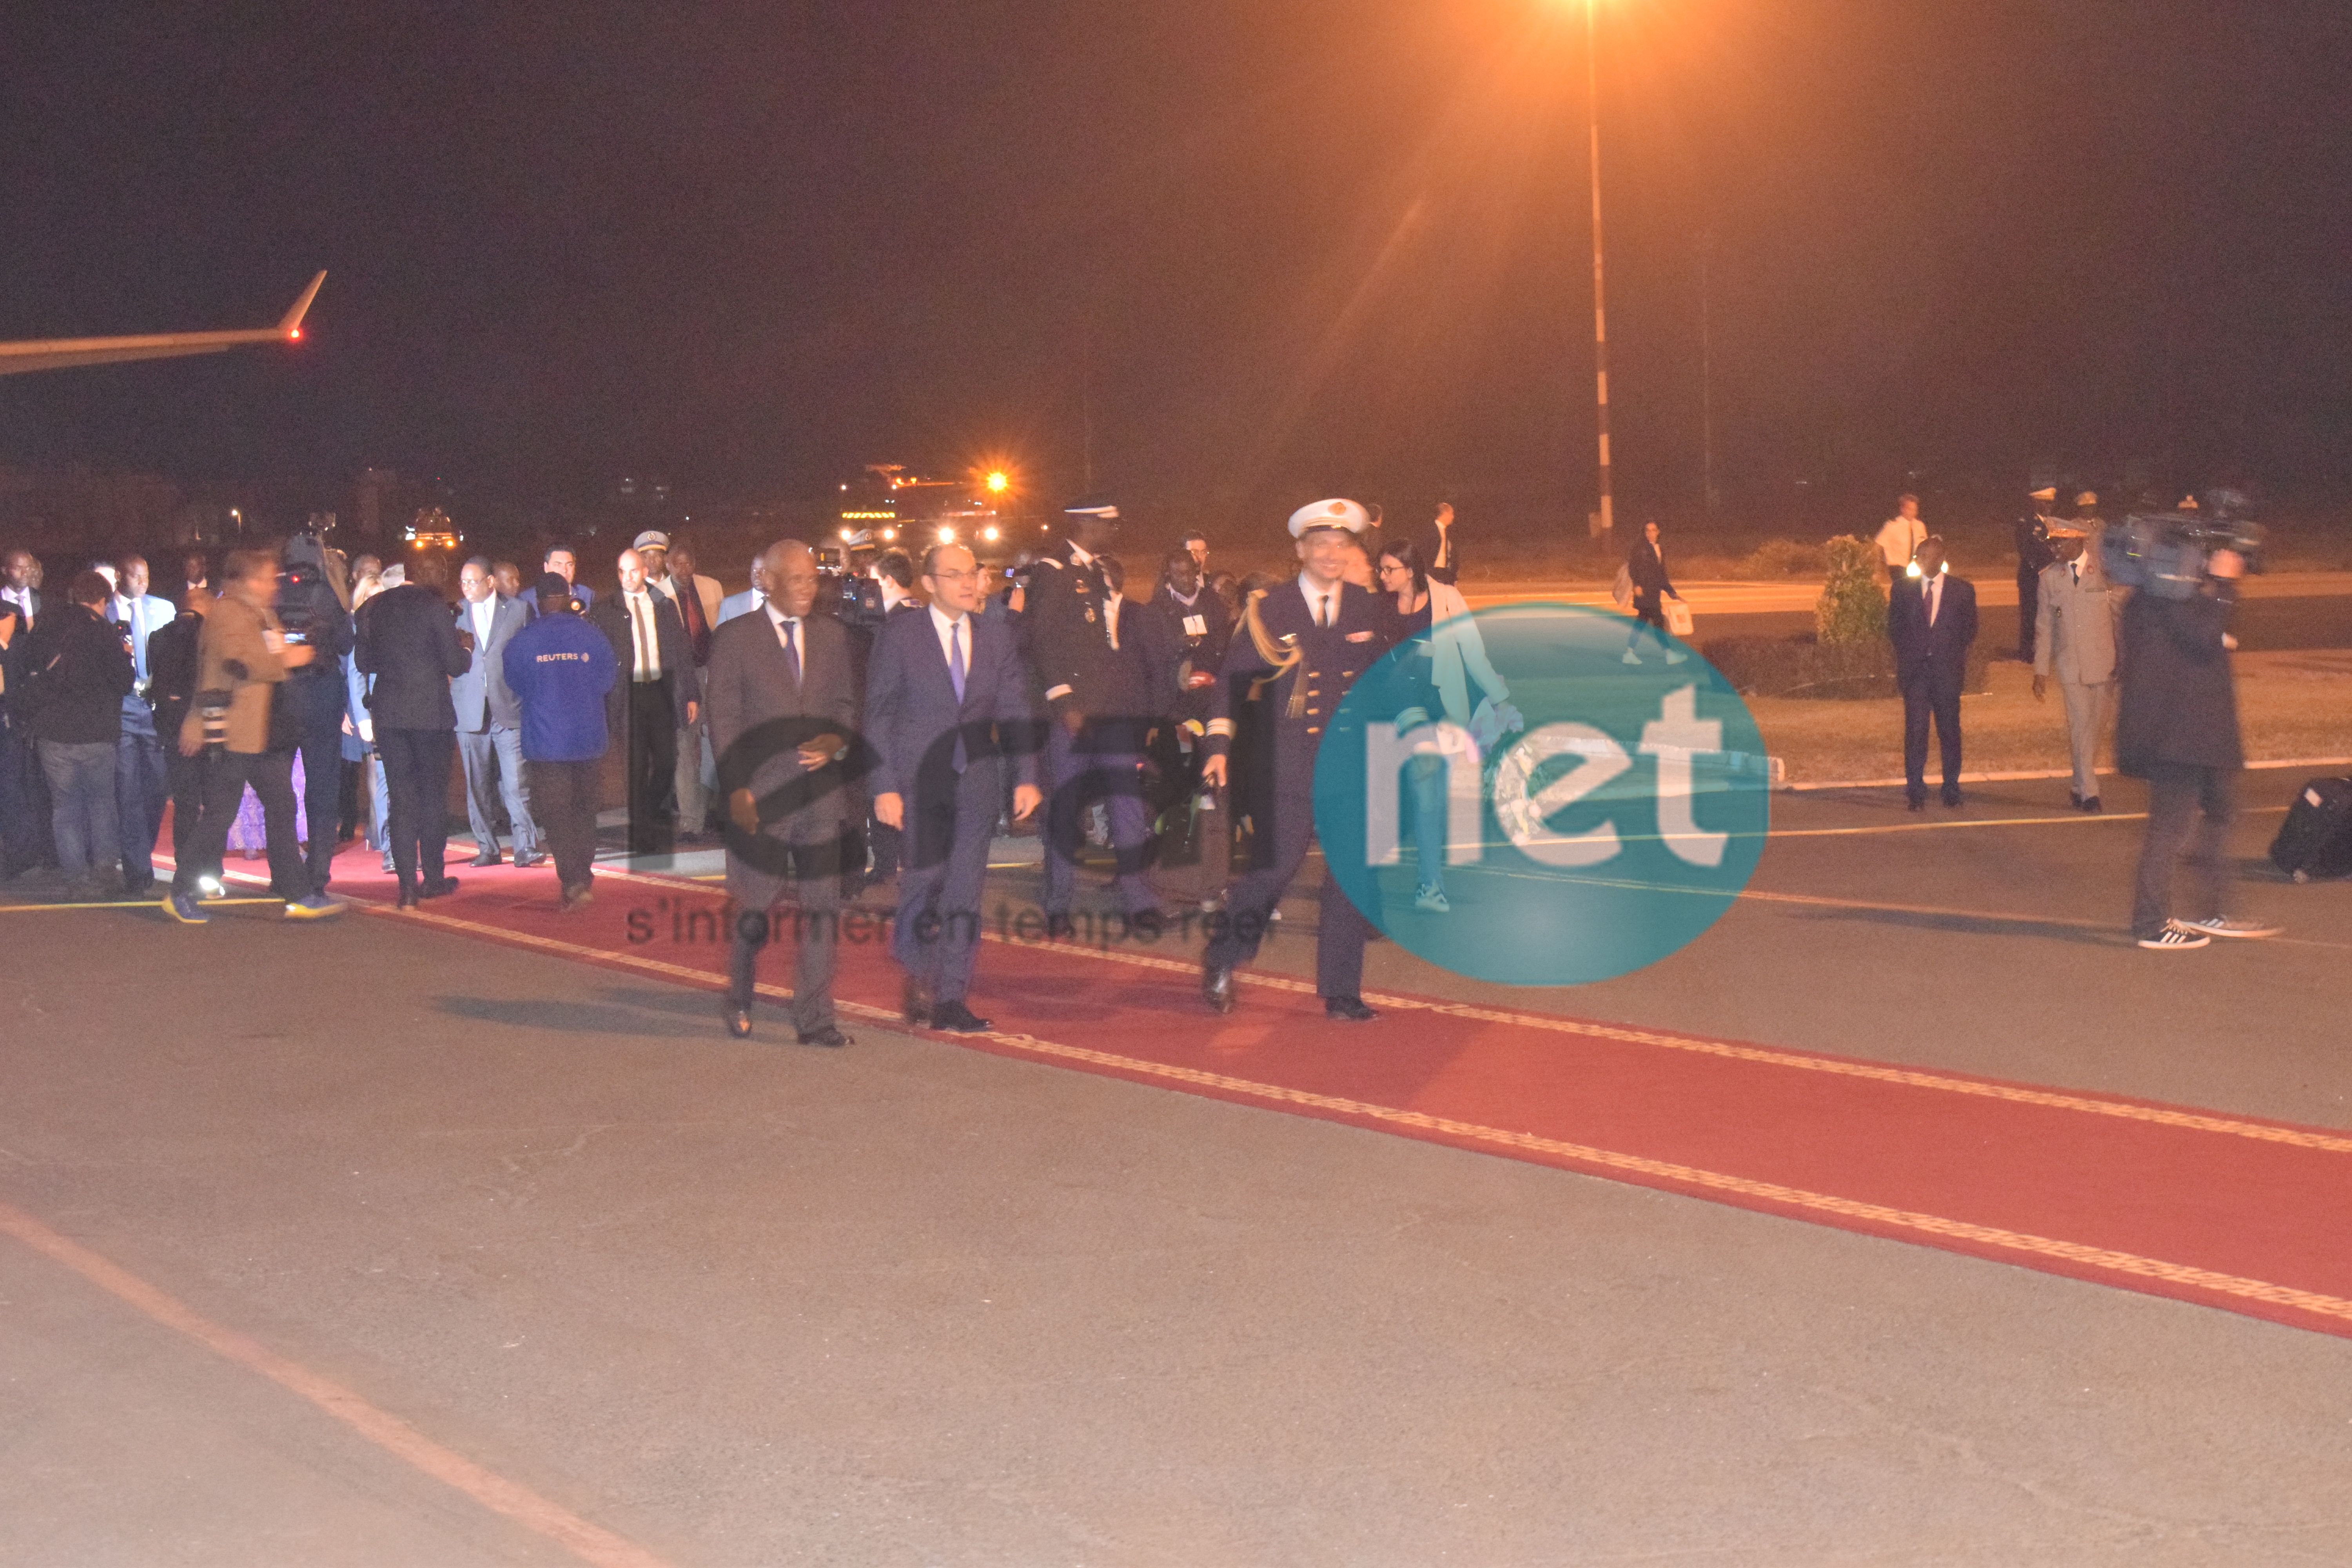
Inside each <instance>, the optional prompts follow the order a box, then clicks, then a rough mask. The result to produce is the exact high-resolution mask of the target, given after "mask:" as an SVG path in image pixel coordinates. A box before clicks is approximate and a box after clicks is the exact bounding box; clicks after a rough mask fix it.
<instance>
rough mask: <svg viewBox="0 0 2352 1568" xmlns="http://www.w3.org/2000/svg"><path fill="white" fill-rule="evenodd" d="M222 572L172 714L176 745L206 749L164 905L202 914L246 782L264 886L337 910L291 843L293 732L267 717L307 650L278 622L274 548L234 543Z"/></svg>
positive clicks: (298, 907)
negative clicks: (187, 835)
mask: <svg viewBox="0 0 2352 1568" xmlns="http://www.w3.org/2000/svg"><path fill="white" fill-rule="evenodd" d="M222 575H223V577H224V578H225V579H226V584H227V587H226V592H224V593H223V594H222V595H221V596H220V599H219V601H218V602H217V603H216V604H215V605H213V607H212V609H211V610H210V612H209V613H207V614H206V615H205V617H204V624H203V626H202V627H201V628H199V629H198V631H197V634H196V639H197V640H196V647H197V654H196V662H197V673H196V682H195V700H194V703H193V705H192V706H191V707H190V708H189V710H188V711H187V713H186V715H185V717H184V718H183V719H182V721H181V722H180V754H181V755H182V756H184V757H194V756H197V755H199V754H203V755H205V757H206V761H205V783H204V788H205V800H204V817H203V821H202V822H201V823H199V824H198V826H197V837H196V838H195V840H194V842H193V843H192V844H190V845H189V847H188V855H187V857H186V858H184V859H182V860H181V861H180V863H179V867H178V869H177V870H176V871H175V873H174V874H173V879H172V880H173V886H172V894H171V897H170V898H168V899H166V900H164V908H165V909H166V910H169V911H170V913H171V916H172V918H173V920H176V921H180V922H181V923H182V924H184V925H202V924H204V923H205V919H206V918H207V917H206V916H205V912H204V910H203V909H202V908H201V907H199V901H200V900H201V897H202V883H201V879H202V878H203V876H204V875H205V873H206V871H207V870H208V869H209V868H214V867H217V866H218V865H219V864H220V861H221V856H222V855H223V853H224V852H225V851H226V845H227V842H228V830H229V824H230V823H231V822H232V821H234V820H235V819H236V811H237V802H238V801H239V800H240V799H242V798H243V797H244V795H245V791H246V786H247V785H248V784H250V785H251V786H252V788H253V793H254V794H255V795H257V796H258V797H259V799H260V801H261V814H262V824H263V828H264V831H265V833H266V834H267V835H268V846H269V883H270V889H271V890H272V891H273V892H275V893H276V894H277V895H278V897H279V898H281V899H283V900H286V915H287V918H288V919H289V920H320V919H325V918H330V917H332V916H335V915H339V914H341V913H342V912H343V906H342V905H341V904H340V903H338V902H336V901H335V900H332V899H329V898H326V897H324V896H322V895H321V894H320V892H319V891H318V889H316V888H314V887H313V886H311V884H310V874H309V870H308V868H306V867H305V866H304V865H303V863H302V851H301V848H300V847H299V845H298V844H297V843H296V842H295V834H294V784H293V778H292V773H293V767H294V759H293V753H292V745H293V739H292V737H291V736H290V735H288V734H284V733H279V732H274V731H278V730H279V728H280V727H279V726H278V724H277V723H275V722H274V721H273V718H272V710H273V708H274V707H275V706H276V704H275V691H276V689H277V688H278V687H279V686H282V685H283V684H284V683H285V680H286V677H287V675H288V674H289V672H290V671H292V670H297V669H300V668H303V667H304V666H306V665H308V664H310V662H311V660H312V659H313V658H315V657H316V655H315V652H314V650H313V649H312V648H311V647H310V645H309V644H307V643H295V642H289V641H288V640H287V639H286V634H285V630H284V628H283V627H282V626H280V624H279V622H278V613H277V609H276V607H275V606H276V604H277V599H278V554H277V552H275V551H269V550H236V551H232V552H230V553H229V558H228V563H227V565H226V568H225V569H224V571H223V573H222ZM330 809H331V806H330Z"/></svg>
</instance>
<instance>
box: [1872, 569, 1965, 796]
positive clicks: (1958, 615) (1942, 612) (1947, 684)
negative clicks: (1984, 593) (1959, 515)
mask: <svg viewBox="0 0 2352 1568" xmlns="http://www.w3.org/2000/svg"><path fill="white" fill-rule="evenodd" d="M1912 564H1913V565H1914V566H1916V568H1917V569H1918V574H1917V575H1916V576H1912V575H1909V574H1906V575H1904V576H1901V577H1897V578H1896V579H1895V586H1894V588H1893V589H1892V590H1891V591H1890V592H1889V594H1888V595H1887V603H1886V636H1887V637H1888V639H1889V640H1890V641H1892V642H1893V643H1894V644H1895V685H1896V686H1897V687H1898V688H1900V689H1901V690H1902V692H1903V774H1904V778H1905V779H1906V782H1907V795H1908V799H1909V802H1910V805H1911V809H1912V810H1914V811H1918V810H1920V809H1922V808H1923V807H1925V806H1926V805H1927V721H1928V719H1929V718H1930V717H1931V716H1932V717H1933V718H1934V719H1935V721H1936V739H1937V742H1938V743H1939V744H1940V745H1941V746H1942V748H1943V753H1944V804H1945V805H1959V804H1960V687H1961V685H1962V684H1963V683H1964V682H1965V681H1966V680H1967V679H1968V672H1969V644H1970V643H1972V642H1974V641H1976V639H1977V590H1976V584H1973V583H1970V582H1969V581H1968V580H1967V579H1966V578H1964V577H1955V576H1953V575H1952V574H1951V573H1950V571H1949V569H1948V566H1947V564H1946V563H1945V559H1944V541H1943V539H1942V538H1941V537H1940V536H1939V535H1936V534H1929V535H1928V536H1927V538H1926V539H1924V540H1922V541H1920V542H1919V548H1918V551H1917V552H1916V554H1915V555H1914V556H1913V557H1912Z"/></svg>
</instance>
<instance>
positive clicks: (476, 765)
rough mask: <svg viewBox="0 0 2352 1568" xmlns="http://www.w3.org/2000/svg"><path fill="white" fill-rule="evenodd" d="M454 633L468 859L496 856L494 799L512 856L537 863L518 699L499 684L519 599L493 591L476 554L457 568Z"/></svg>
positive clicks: (517, 626)
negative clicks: (469, 831) (459, 656)
mask: <svg viewBox="0 0 2352 1568" xmlns="http://www.w3.org/2000/svg"><path fill="white" fill-rule="evenodd" d="M457 591H458V592H459V593H460V594H461V595H464V596H465V603H463V604H461V605H458V606H457V640H458V641H459V642H460V643H462V644H464V645H465V648H466V652H467V658H468V662H467V666H466V673H465V674H463V675H461V676H459V677H457V679H455V680H453V681H451V682H450V683H449V700H450V702H451V703H452V704H453V705H454V706H455V707H456V708H457V757H458V760H459V761H460V762H461V763H464V764H465V769H466V819H467V822H468V823H469V824H470V825H471V826H472V827H473V830H474V851H475V852H474V864H475V865H477V866H495V865H497V864H498V863H499V826H498V822H499V803H500V800H501V797H503V799H504V803H505V805H506V808H507V822H508V824H509V826H511V827H512V828H513V830H514V863H515V864H516V865H517V866H518V867H526V868H527V867H531V866H536V865H538V864H539V862H540V853H539V825H538V824H537V823H536V822H534V821H532V820H531V815H530V792H529V790H528V789H527V788H526V787H525V786H524V784H523V776H522V705H521V704H520V703H519V702H517V701H516V700H515V694H514V689H513V688H511V687H509V685H507V674H506V655H507V644H508V643H509V642H511V641H513V640H514V635H515V634H516V633H517V632H519V631H520V630H522V629H523V627H525V626H529V625H530V615H529V613H528V612H526V611H525V610H524V609H523V606H522V604H521V602H520V600H516V599H510V598H508V597H507V596H506V595H503V594H500V593H499V591H498V583H497V580H496V578H495V577H493V576H492V574H491V569H490V563H489V562H488V561H487V560H486V559H484V558H483V557H481V556H479V555H477V556H475V557H474V558H473V559H472V560H471V561H468V562H467V563H466V566H465V570H464V571H462V572H460V573H459V574H458V575H457Z"/></svg>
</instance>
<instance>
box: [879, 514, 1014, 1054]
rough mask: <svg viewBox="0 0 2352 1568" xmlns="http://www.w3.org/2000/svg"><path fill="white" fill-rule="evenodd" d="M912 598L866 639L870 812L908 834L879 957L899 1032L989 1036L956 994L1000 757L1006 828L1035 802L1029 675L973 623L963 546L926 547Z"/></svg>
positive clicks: (985, 627)
mask: <svg viewBox="0 0 2352 1568" xmlns="http://www.w3.org/2000/svg"><path fill="white" fill-rule="evenodd" d="M923 589H924V591H925V592H926V593H927V594H929V595H930V601H931V602H930V605H929V608H928V609H926V610H924V611H923V612H922V613H921V614H920V615H904V616H889V617H887V619H885V620H884V621H883V623H882V629H881V632H880V633H879V634H878V635H877V637H876V638H875V641H874V654H873V658H872V660H871V661H870V664H869V667H868V668H867V671H866V740H867V742H869V743H870V744H871V745H872V746H873V747H874V748H875V750H876V752H877V757H876V758H875V762H874V773H873V779H872V787H873V792H874V815H875V816H877V817H878V818H880V819H881V821H882V822H884V823H885V824H887V826H892V827H897V828H901V829H903V830H904V831H905V836H906V837H905V858H906V866H905V868H904V869H903V870H902V871H901V872H900V873H899V878H898V922H897V925H896V927H895V928H894V929H893V931H891V935H890V950H891V955H892V956H893V957H895V958H896V959H898V963H900V965H901V966H902V967H904V968H905V970H906V972H907V986H906V996H905V1012H906V1017H907V1021H908V1023H910V1024H926V1023H927V1024H929V1025H930V1026H932V1027H934V1028H940V1029H949V1030H953V1031H956V1032H959V1033H966V1032H971V1031H973V1030H980V1029H985V1028H987V1027H988V1026H989V1023H988V1020H987V1019H985V1018H980V1017H975V1016H973V1015H972V1012H971V1008H970V1007H968V1006H966V1005H964V994H965V992H966V990H967V989H968V987H969V986H970V984H971V963H972V954H973V950H974V948H975V947H976V946H977V945H978V943H979V941H980V914H981V910H980V895H981V884H982V879H984V878H985V876H986V874H987V870H988V841H989V837H990V835H991V834H992V833H993V832H994V831H995V828H996V813H997V808H998V804H999V802H1001V801H1002V800H1003V769H1004V767H1005V766H1006V765H1007V763H1008V760H1009V763H1010V765H1011V767H1012V768H1013V777H1014V778H1015V779H1016V780H1017V781H1018V782H1017V783H1016V784H1014V785H1013V816H1014V818H1015V819H1016V820H1025V819H1026V818H1028V817H1029V816H1031V815H1032V814H1034V812H1035V811H1036V809H1037V807H1038V805H1040V804H1041V803H1042V802H1043V800H1044V799H1045V796H1044V795H1043V793H1042V792H1041V791H1040V790H1039V789H1038V788H1037V782H1036V781H1037V759H1036V741H1035V737H1034V718H1033V715H1032V713H1031V710H1030V705H1029V676H1028V672H1027V671H1026V670H1025V669H1024V668H1022V664H1021V658H1020V654H1019V651H1018V650H1017V649H1016V648H1015V647H1013V634H1012V630H1011V628H1010V627H1009V626H1007V625H1006V624H1005V623H1004V621H1003V620H1002V619H987V618H984V617H982V616H981V615H980V613H979V611H980V606H981V601H982V599H983V598H985V597H986V596H987V592H988V590H987V587H986V584H985V583H984V581H983V580H982V576H981V574H980V565H979V563H978V562H976V561H975V560H974V559H973V558H972V553H971V551H969V550H966V549H964V548H963V547H962V546H961V545H959V544H940V545H934V546H932V547H931V549H930V550H929V551H928V552H926V553H925V554H924V557H923Z"/></svg>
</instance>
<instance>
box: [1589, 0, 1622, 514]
mask: <svg viewBox="0 0 2352 1568" xmlns="http://www.w3.org/2000/svg"><path fill="white" fill-rule="evenodd" d="M1600 4H1601V0H1584V78H1585V96H1584V106H1585V128H1586V131H1587V132H1588V135H1587V141H1588V142H1589V144H1590V147H1591V159H1592V366H1593V386H1594V394H1595V409H1596V416H1597V421H1598V425H1599V436H1600V441H1601V536H1602V537H1603V538H1608V539H1613V538H1615V537H1616V535H1615V534H1614V533H1612V529H1614V528H1615V527H1616V525H1617V519H1616V516H1615V514H1614V512H1613V511H1612V508H1611V497H1610V483H1609V306H1608V295H1607V292H1606V290H1605V289H1604V287H1603V281H1602V276H1601V64H1600V36H1601V29H1600V26H1599V22H1598V19H1597V18H1598V15H1599V11H1600Z"/></svg>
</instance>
